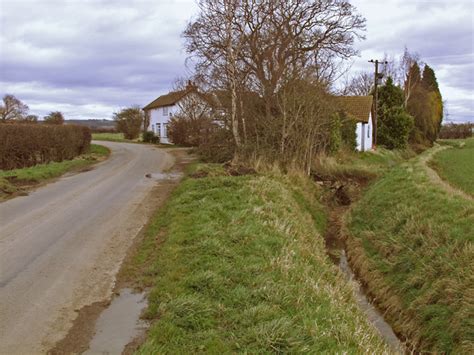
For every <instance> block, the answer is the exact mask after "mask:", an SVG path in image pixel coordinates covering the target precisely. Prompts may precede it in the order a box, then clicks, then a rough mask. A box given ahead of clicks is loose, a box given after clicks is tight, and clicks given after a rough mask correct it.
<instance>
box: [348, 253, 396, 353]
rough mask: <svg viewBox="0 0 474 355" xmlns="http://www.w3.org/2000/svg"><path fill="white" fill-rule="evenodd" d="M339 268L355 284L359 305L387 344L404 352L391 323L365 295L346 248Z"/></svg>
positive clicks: (355, 294)
mask: <svg viewBox="0 0 474 355" xmlns="http://www.w3.org/2000/svg"><path fill="white" fill-rule="evenodd" d="M339 268H340V269H341V271H342V272H343V274H344V276H345V277H346V279H347V280H348V281H350V282H351V284H352V285H353V289H354V296H355V299H356V301H357V305H358V306H359V308H360V309H361V310H362V311H363V312H364V313H365V315H366V316H367V319H368V320H369V322H370V323H372V325H373V326H374V327H375V328H376V329H377V330H378V332H379V333H380V334H381V335H382V337H383V338H384V339H385V341H386V342H387V344H388V345H390V347H391V348H392V349H393V350H394V351H396V352H399V353H404V352H405V347H404V346H403V344H402V342H401V341H400V340H399V339H398V337H397V336H396V334H395V333H394V331H393V329H392V327H391V326H390V324H388V323H387V322H386V321H385V319H384V318H383V315H382V314H381V313H380V312H379V311H378V310H377V308H375V307H374V306H373V305H372V304H371V303H370V301H369V299H368V298H367V296H366V295H365V293H364V290H363V289H362V286H361V285H360V283H359V281H358V280H357V279H356V277H355V275H354V272H353V271H352V269H351V267H350V265H349V263H348V262H347V257H346V253H345V251H344V250H342V252H341V256H340V260H339Z"/></svg>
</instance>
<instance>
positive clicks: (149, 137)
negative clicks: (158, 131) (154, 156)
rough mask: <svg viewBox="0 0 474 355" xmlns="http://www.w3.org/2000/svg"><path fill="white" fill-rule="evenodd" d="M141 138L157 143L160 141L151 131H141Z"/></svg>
mask: <svg viewBox="0 0 474 355" xmlns="http://www.w3.org/2000/svg"><path fill="white" fill-rule="evenodd" d="M142 140H143V142H145V143H153V144H158V143H160V137H158V136H155V133H153V132H151V131H145V132H143V133H142Z"/></svg>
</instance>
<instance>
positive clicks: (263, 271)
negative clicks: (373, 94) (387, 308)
mask: <svg viewBox="0 0 474 355" xmlns="http://www.w3.org/2000/svg"><path fill="white" fill-rule="evenodd" d="M193 170H194V171H196V167H194V169H193ZM211 171H212V172H213V173H212V174H209V175H208V176H207V177H204V178H198V179H193V178H188V179H186V180H185V181H184V182H183V183H182V184H181V185H180V186H179V187H178V188H177V189H176V190H175V192H174V193H173V195H172V197H171V199H170V200H169V201H168V202H167V205H166V208H164V209H162V210H160V211H159V212H158V213H157V214H156V215H155V216H154V217H153V219H152V221H151V223H150V225H149V226H148V228H147V230H146V232H145V236H144V240H143V242H142V245H141V246H140V247H139V249H138V251H137V252H136V254H135V255H134V256H133V257H132V258H131V259H130V261H129V262H128V265H126V266H125V267H124V269H123V275H126V277H127V278H129V279H131V280H134V282H135V285H136V286H138V287H150V288H151V291H150V295H149V307H148V309H147V311H146V315H145V316H146V317H147V318H149V319H151V320H153V324H152V326H151V328H150V330H149V333H148V337H147V340H146V342H145V343H144V344H143V345H142V346H141V348H140V349H139V350H138V353H141V354H150V353H173V354H175V353H196V352H208V353H235V352H242V353H247V352H248V353H270V352H307V353H321V352H331V353H335V352H371V353H381V352H384V351H388V349H387V347H386V345H385V344H384V343H383V341H382V340H381V339H380V337H379V336H378V334H377V333H376V331H375V330H374V329H373V328H372V327H371V326H370V325H368V323H367V320H366V319H365V316H364V315H363V314H362V313H361V311H360V310H359V309H358V307H357V306H356V303H355V301H354V299H353V294H352V290H351V287H350V286H349V285H348V284H347V282H346V281H345V279H344V277H343V276H342V275H341V274H340V273H339V271H338V269H337V267H336V266H334V265H333V264H332V263H331V261H330V260H329V259H328V257H327V255H326V253H325V249H324V241H323V238H322V236H321V234H322V231H323V229H324V223H325V217H324V209H323V207H322V205H321V204H320V203H319V202H318V198H319V191H318V190H317V187H315V185H314V184H313V183H311V182H310V181H309V180H307V179H305V178H302V177H293V178H290V177H283V176H281V175H278V174H273V175H271V174H266V175H263V176H262V175H250V176H249V175H247V176H238V177H232V176H219V168H217V167H212V168H211Z"/></svg>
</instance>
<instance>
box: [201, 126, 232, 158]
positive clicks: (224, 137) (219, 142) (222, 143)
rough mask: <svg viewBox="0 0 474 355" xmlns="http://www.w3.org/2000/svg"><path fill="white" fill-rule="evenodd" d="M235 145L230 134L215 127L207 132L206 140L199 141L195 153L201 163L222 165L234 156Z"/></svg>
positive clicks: (223, 129)
mask: <svg viewBox="0 0 474 355" xmlns="http://www.w3.org/2000/svg"><path fill="white" fill-rule="evenodd" d="M234 152H235V145H234V137H233V136H232V133H231V132H230V131H229V130H227V129H225V128H222V127H219V126H217V125H215V126H214V127H213V129H211V130H209V131H208V132H207V135H206V139H205V140H202V141H201V144H199V146H198V148H197V153H198V154H199V156H200V157H201V159H202V160H203V161H206V162H212V163H224V162H227V161H229V160H231V159H232V158H233V156H234Z"/></svg>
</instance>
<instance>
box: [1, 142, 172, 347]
mask: <svg viewBox="0 0 474 355" xmlns="http://www.w3.org/2000/svg"><path fill="white" fill-rule="evenodd" d="M100 144H102V145H105V146H107V147H109V148H110V149H111V150H112V154H111V156H110V158H109V159H108V160H106V161H105V162H102V163H100V164H98V165H97V166H95V167H94V168H93V169H92V170H90V171H87V172H83V173H79V174H75V175H70V176H65V177H62V178H61V179H59V180H58V181H56V182H54V183H51V184H49V185H46V186H44V187H41V188H39V189H38V190H36V191H34V192H32V193H30V194H29V195H28V196H24V197H17V198H15V199H12V200H9V201H6V202H3V203H0V353H1V354H34V353H44V352H46V351H47V350H49V349H50V348H51V347H52V346H53V345H54V343H56V341H58V340H60V339H61V338H63V337H64V335H65V334H66V333H67V331H68V329H69V328H70V326H71V325H72V321H73V319H74V318H75V315H76V313H75V312H77V310H78V309H80V308H81V307H83V306H84V305H88V304H91V303H93V302H96V301H102V300H104V299H107V298H109V297H110V295H111V292H112V288H113V285H114V277H115V274H116V273H117V271H118V269H119V267H120V263H121V261H122V260H123V258H124V257H125V254H126V250H127V248H128V247H129V246H130V244H131V242H132V239H133V237H134V236H135V235H136V234H137V232H138V231H139V229H140V228H141V227H142V226H143V224H144V223H145V222H146V219H147V213H145V211H144V210H143V209H144V207H143V205H144V204H143V201H144V199H145V197H146V195H147V193H148V192H150V190H151V189H152V187H153V186H154V185H155V184H156V180H154V179H153V178H147V177H145V175H146V174H147V173H159V172H161V171H163V170H165V169H167V168H170V167H171V166H172V165H173V162H174V159H173V157H172V156H171V155H170V154H168V153H166V152H165V151H163V150H159V149H157V148H154V147H151V146H146V145H139V144H128V143H113V142H100Z"/></svg>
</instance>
